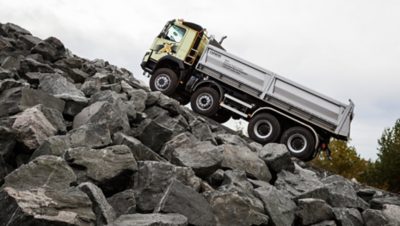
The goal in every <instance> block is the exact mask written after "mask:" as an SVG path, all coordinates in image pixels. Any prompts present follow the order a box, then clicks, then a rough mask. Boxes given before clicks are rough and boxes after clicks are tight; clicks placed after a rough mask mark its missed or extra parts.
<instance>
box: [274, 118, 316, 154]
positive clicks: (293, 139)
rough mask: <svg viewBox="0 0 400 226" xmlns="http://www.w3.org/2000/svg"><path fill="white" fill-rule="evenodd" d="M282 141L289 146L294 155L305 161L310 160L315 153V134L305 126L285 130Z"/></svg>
mask: <svg viewBox="0 0 400 226" xmlns="http://www.w3.org/2000/svg"><path fill="white" fill-rule="evenodd" d="M281 143H282V144H285V145H286V146H287V148H288V150H289V152H290V153H291V155H292V156H294V157H297V158H299V159H301V160H303V161H309V160H310V159H311V158H312V156H313V155H314V151H315V149H314V146H315V139H314V136H313V134H312V133H311V132H310V131H309V130H308V129H306V128H304V127H301V126H296V127H292V128H289V129H288V130H286V131H285V132H283V134H282V137H281Z"/></svg>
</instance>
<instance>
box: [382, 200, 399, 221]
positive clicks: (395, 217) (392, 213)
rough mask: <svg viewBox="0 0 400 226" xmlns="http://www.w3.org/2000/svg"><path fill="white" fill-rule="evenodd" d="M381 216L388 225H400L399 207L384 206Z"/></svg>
mask: <svg viewBox="0 0 400 226" xmlns="http://www.w3.org/2000/svg"><path fill="white" fill-rule="evenodd" d="M382 212H383V215H385V217H386V219H387V220H388V221H389V225H396V226H398V225H400V218H399V216H400V206H398V205H392V204H384V205H383V208H382Z"/></svg>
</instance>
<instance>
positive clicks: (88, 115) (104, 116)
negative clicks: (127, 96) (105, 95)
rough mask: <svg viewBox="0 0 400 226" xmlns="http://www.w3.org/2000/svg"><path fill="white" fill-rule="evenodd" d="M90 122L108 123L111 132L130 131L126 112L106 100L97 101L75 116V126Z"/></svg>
mask: <svg viewBox="0 0 400 226" xmlns="http://www.w3.org/2000/svg"><path fill="white" fill-rule="evenodd" d="M88 123H96V124H99V125H106V126H107V127H108V129H109V130H110V132H111V133H116V132H118V131H120V130H122V131H128V130H129V128H130V126H129V121H128V116H127V115H126V112H124V111H122V109H121V108H119V106H118V105H116V104H111V103H108V102H106V101H99V102H95V103H93V104H91V105H89V106H88V107H86V108H84V109H83V110H82V111H81V112H80V113H79V114H77V115H76V116H75V118H74V122H73V128H74V129H76V128H78V127H80V126H82V125H85V124H88Z"/></svg>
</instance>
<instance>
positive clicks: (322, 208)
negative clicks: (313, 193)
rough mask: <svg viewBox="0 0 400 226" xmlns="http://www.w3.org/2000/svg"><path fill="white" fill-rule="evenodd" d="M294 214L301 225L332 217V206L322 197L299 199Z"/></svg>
mask: <svg viewBox="0 0 400 226" xmlns="http://www.w3.org/2000/svg"><path fill="white" fill-rule="evenodd" d="M297 203H298V209H297V210H296V215H297V216H298V217H299V219H300V222H301V224H302V225H310V224H315V223H318V222H321V221H325V220H332V219H333V218H334V215H333V210H332V208H331V207H330V206H329V205H328V204H327V203H326V202H325V201H324V200H322V199H299V200H298V201H297Z"/></svg>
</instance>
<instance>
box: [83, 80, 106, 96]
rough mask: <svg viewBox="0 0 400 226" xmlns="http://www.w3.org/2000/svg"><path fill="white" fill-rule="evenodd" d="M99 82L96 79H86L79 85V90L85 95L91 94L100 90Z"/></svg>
mask: <svg viewBox="0 0 400 226" xmlns="http://www.w3.org/2000/svg"><path fill="white" fill-rule="evenodd" d="M100 88H101V83H100V80H97V79H86V81H85V82H84V83H83V84H82V86H81V91H82V92H83V93H84V94H85V95H86V96H92V95H93V94H95V93H97V92H99V91H100Z"/></svg>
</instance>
